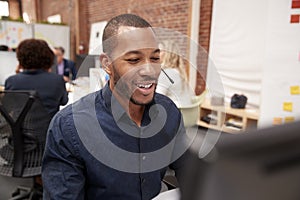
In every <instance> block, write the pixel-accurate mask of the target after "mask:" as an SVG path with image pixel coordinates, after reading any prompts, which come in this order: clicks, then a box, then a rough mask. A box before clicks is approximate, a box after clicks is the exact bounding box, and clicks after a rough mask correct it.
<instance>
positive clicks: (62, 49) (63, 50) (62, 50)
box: [54, 47, 65, 54]
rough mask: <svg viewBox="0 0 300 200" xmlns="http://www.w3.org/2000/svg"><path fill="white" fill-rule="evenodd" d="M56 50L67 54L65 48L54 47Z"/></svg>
mask: <svg viewBox="0 0 300 200" xmlns="http://www.w3.org/2000/svg"><path fill="white" fill-rule="evenodd" d="M54 49H55V50H59V51H60V52H61V53H62V54H65V49H64V48H63V47H54Z"/></svg>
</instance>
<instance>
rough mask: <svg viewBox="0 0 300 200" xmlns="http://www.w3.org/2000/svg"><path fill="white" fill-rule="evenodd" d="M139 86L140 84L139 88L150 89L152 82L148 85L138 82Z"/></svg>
mask: <svg viewBox="0 0 300 200" xmlns="http://www.w3.org/2000/svg"><path fill="white" fill-rule="evenodd" d="M137 86H138V87H139V88H146V89H148V88H150V87H151V86H152V83H149V84H147V85H142V84H138V85H137Z"/></svg>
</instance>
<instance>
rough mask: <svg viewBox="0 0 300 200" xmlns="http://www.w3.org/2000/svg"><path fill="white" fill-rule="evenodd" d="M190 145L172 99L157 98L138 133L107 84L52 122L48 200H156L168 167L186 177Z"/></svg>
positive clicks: (46, 163)
mask: <svg viewBox="0 0 300 200" xmlns="http://www.w3.org/2000/svg"><path fill="white" fill-rule="evenodd" d="M186 139H187V138H186V134H185V129H184V126H183V123H182V117H181V113H180V111H179V110H178V109H177V107H176V106H175V104H174V103H173V102H172V101H171V100H170V99H169V98H168V97H165V96H163V95H160V94H155V97H154V100H153V102H151V103H150V104H149V105H147V106H146V108H145V111H144V115H143V118H142V122H141V127H139V126H137V125H136V124H135V123H134V122H133V121H132V120H131V119H130V118H129V117H128V115H127V114H126V112H125V110H124V109H123V108H122V107H121V105H120V104H119V103H118V101H116V99H115V98H114V96H113V95H112V92H111V90H110V89H109V86H108V84H107V85H106V86H105V87H104V88H103V89H102V90H100V91H97V92H95V93H92V94H89V95H87V96H85V97H83V98H81V99H80V100H79V101H77V102H75V103H74V104H72V105H69V106H67V107H66V108H65V109H63V110H62V111H60V112H59V113H58V114H57V115H56V116H55V117H54V118H53V119H52V122H51V124H50V126H49V130H48V136H47V143H46V150H45V154H44V158H43V165H42V178H43V186H44V199H72V200H75V199H95V200H96V199H97V200H100V199H104V200H117V199H118V200H120V199H121V200H141V199H152V198H153V197H155V196H156V195H158V193H159V192H160V190H161V181H162V178H163V177H164V175H165V172H166V170H167V168H168V167H170V168H171V169H173V170H175V173H176V176H179V175H180V173H182V169H183V164H184V160H185V156H183V155H185V154H184V152H185V150H186V149H187V147H186V143H185V142H184V141H185V140H186Z"/></svg>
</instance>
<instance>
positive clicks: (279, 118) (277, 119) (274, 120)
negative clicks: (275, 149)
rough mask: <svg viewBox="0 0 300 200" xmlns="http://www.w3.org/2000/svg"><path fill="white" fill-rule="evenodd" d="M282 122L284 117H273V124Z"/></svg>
mask: <svg viewBox="0 0 300 200" xmlns="http://www.w3.org/2000/svg"><path fill="white" fill-rule="evenodd" d="M280 124H282V118H281V117H274V118H273V125H280Z"/></svg>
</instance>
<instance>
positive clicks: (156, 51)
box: [124, 49, 160, 56]
mask: <svg viewBox="0 0 300 200" xmlns="http://www.w3.org/2000/svg"><path fill="white" fill-rule="evenodd" d="M152 53H160V49H155V50H154V51H153V52H152ZM130 54H143V53H142V52H140V51H138V50H132V51H128V52H126V53H125V54H124V56H128V55H130Z"/></svg>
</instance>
